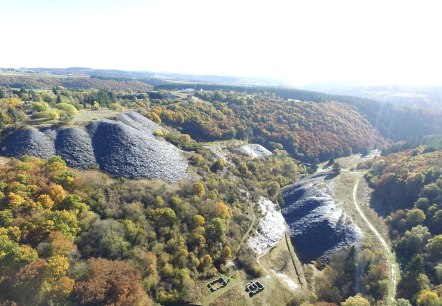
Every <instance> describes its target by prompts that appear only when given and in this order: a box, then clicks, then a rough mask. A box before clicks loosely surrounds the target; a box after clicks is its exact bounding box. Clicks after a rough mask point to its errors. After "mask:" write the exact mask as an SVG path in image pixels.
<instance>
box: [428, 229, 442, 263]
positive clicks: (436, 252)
mask: <svg viewBox="0 0 442 306" xmlns="http://www.w3.org/2000/svg"><path fill="white" fill-rule="evenodd" d="M427 249H428V253H429V254H430V257H431V259H432V260H433V261H434V262H437V261H439V260H442V235H437V236H434V237H433V238H431V239H430V240H429V242H428V245H427Z"/></svg>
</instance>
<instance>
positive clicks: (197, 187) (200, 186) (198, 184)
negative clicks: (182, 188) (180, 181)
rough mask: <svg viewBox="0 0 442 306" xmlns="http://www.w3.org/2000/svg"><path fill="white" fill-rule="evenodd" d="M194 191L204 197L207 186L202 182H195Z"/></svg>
mask: <svg viewBox="0 0 442 306" xmlns="http://www.w3.org/2000/svg"><path fill="white" fill-rule="evenodd" d="M193 192H194V194H195V195H197V196H199V197H202V196H203V195H204V194H205V193H206V188H205V187H204V184H203V183H202V182H195V183H194V184H193Z"/></svg>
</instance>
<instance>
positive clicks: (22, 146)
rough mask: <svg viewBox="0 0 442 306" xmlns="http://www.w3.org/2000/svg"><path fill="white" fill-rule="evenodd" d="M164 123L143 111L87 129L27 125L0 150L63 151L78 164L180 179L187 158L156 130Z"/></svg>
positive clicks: (18, 153) (126, 174)
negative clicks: (156, 133)
mask: <svg viewBox="0 0 442 306" xmlns="http://www.w3.org/2000/svg"><path fill="white" fill-rule="evenodd" d="M159 128H160V127H159V126H158V125H157V124H155V123H154V122H152V121H150V120H149V119H147V118H145V117H143V116H141V115H140V114H138V113H124V114H120V115H118V116H117V117H115V118H114V119H112V120H109V119H102V120H97V121H94V122H92V123H90V124H89V125H87V126H86V127H85V128H83V127H64V128H55V127H53V128H41V129H36V128H33V127H27V128H23V129H19V130H17V131H14V132H12V133H8V134H7V135H4V136H5V137H2V141H1V143H0V149H1V151H0V152H1V155H5V156H13V157H21V156H23V155H31V156H36V157H40V158H49V157H51V156H53V155H60V156H61V157H62V158H63V159H64V160H65V161H66V163H67V164H68V165H69V166H71V167H74V168H80V169H88V168H96V167H99V168H100V169H101V170H103V171H105V172H107V173H109V174H111V175H113V176H116V177H126V178H148V179H164V180H166V181H168V182H172V183H173V182H176V181H178V180H179V179H181V178H182V177H184V176H185V175H186V171H187V166H188V164H187V161H186V159H185V158H184V157H183V156H182V155H181V152H180V151H179V150H178V149H177V148H176V147H175V146H173V145H171V144H169V143H167V142H165V141H164V140H162V139H159V138H157V137H155V136H154V135H153V133H154V132H155V130H157V129H159Z"/></svg>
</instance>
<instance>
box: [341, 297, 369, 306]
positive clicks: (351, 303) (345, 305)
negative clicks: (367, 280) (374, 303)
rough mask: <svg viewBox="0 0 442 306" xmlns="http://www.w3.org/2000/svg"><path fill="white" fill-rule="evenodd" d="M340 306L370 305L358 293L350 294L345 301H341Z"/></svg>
mask: <svg viewBox="0 0 442 306" xmlns="http://www.w3.org/2000/svg"><path fill="white" fill-rule="evenodd" d="M341 305H342V306H370V302H369V301H368V300H367V299H366V298H364V297H362V296H360V295H355V296H351V297H349V298H348V299H346V300H345V302H342V303H341Z"/></svg>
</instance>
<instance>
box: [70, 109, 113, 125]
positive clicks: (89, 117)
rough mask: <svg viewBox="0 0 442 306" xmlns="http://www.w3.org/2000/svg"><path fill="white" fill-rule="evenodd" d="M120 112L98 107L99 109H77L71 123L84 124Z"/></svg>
mask: <svg viewBox="0 0 442 306" xmlns="http://www.w3.org/2000/svg"><path fill="white" fill-rule="evenodd" d="M119 113H120V112H118V111H114V110H110V109H99V110H90V109H81V110H79V111H78V114H77V115H76V116H75V119H74V121H73V124H80V125H81V124H85V123H88V122H91V121H93V120H97V119H103V118H110V117H113V116H115V115H118V114H119Z"/></svg>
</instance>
